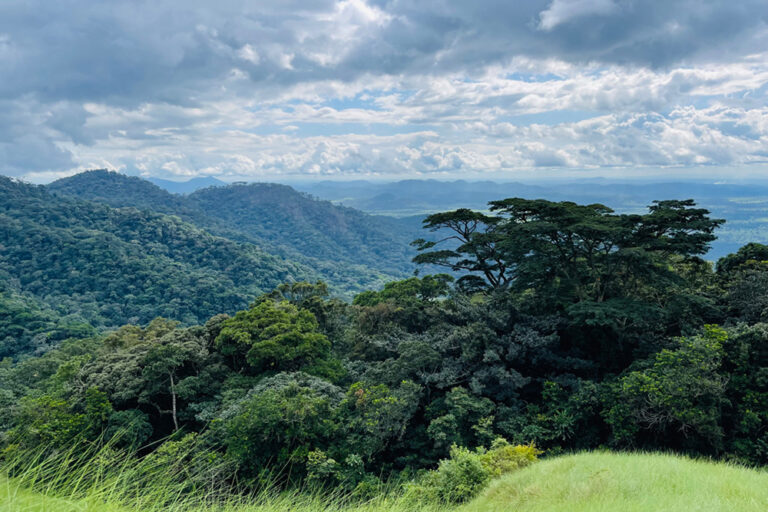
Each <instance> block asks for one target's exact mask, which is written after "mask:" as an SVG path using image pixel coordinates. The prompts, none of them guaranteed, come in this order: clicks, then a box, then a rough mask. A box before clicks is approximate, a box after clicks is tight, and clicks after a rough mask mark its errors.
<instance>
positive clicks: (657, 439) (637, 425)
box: [607, 326, 728, 453]
mask: <svg viewBox="0 0 768 512" xmlns="http://www.w3.org/2000/svg"><path fill="white" fill-rule="evenodd" d="M727 337H728V335H727V333H726V331H724V330H722V329H720V328H717V327H714V326H710V327H708V328H707V329H706V331H705V333H704V334H703V335H701V336H696V337H693V338H682V339H680V340H679V342H678V343H679V346H678V347H677V348H675V349H665V350H662V351H661V352H659V353H658V354H657V355H656V356H655V357H654V359H653V361H652V364H651V365H649V367H648V368H645V369H643V370H635V371H632V372H630V373H628V374H627V375H625V376H624V377H622V378H621V379H619V380H618V382H617V384H616V387H615V393H616V396H615V405H614V406H613V407H612V408H610V409H609V410H608V413H607V415H608V422H609V424H611V426H612V428H613V433H614V437H615V439H616V442H618V443H621V444H629V445H634V444H635V443H640V444H643V442H644V440H645V439H648V438H650V439H652V441H653V445H655V446H670V445H671V446H680V447H682V448H684V449H689V450H696V451H699V452H704V453H707V452H715V453H717V452H718V451H719V450H721V449H722V438H723V430H722V427H721V414H722V408H723V405H724V404H725V402H726V396H725V390H726V382H727V379H726V378H725V377H724V376H723V375H722V374H721V373H720V369H721V368H720V367H721V363H722V358H723V342H724V341H726V340H727Z"/></svg>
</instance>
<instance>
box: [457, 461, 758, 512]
mask: <svg viewBox="0 0 768 512" xmlns="http://www.w3.org/2000/svg"><path fill="white" fill-rule="evenodd" d="M460 510H461V512H480V511H482V512H490V511H494V512H513V511H514V512H534V511H535V512H609V511H610V512H614V511H616V512H641V511H642V512H649V511H651V512H682V511H685V512H695V511H702V512H704V511H706V512H737V511H738V512H751V511H755V512H757V511H760V512H764V511H766V510H768V473H766V472H765V471H759V470H753V469H748V468H744V467H739V466H734V465H728V464H723V463H711V462H707V461H702V460H691V459H688V458H685V457H680V456H675V455H663V454H618V453H610V452H596V453H582V454H577V455H569V456H563V457H556V458H552V459H548V460H544V461H541V462H539V463H538V464H534V465H533V466H530V467H528V468H526V469H524V470H522V471H519V472H516V473H512V474H510V475H508V476H506V477H502V478H500V479H498V480H496V481H494V482H492V483H491V485H490V486H489V487H488V489H486V491H485V492H484V493H483V494H482V495H481V496H480V497H479V498H477V499H475V500H474V501H473V502H471V503H470V504H469V505H467V506H466V507H463V508H462V509H460Z"/></svg>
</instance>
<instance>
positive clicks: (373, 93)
mask: <svg viewBox="0 0 768 512" xmlns="http://www.w3.org/2000/svg"><path fill="white" fill-rule="evenodd" d="M766 47H768V4H766V3H765V2H764V1H762V0H744V1H741V2H726V1H724V0H722V1H721V0H712V1H709V2H698V1H694V0H680V1H676V2H668V1H666V2H662V1H656V0H651V1H647V0H643V1H641V0H532V1H530V2H507V1H500V0H479V1H473V2H445V1H442V0H420V1H418V2H416V1H413V0H340V1H334V0H315V1H312V2H307V1H302V0H282V1H280V2H248V1H245V0H220V1H218V2H216V3H215V4H211V3H210V2H205V1H203V0H186V1H184V2H180V1H177V0H168V1H162V2H123V3H99V2H93V1H92V0H72V1H70V2H58V3H51V2H43V1H42V0H5V1H4V2H2V3H0V69H3V71H4V73H3V80H0V116H1V117H2V119H3V123H0V172H2V173H5V174H13V175H17V176H28V177H34V178H35V179H45V176H46V173H49V174H48V175H49V176H50V177H54V176H59V175H61V174H62V173H66V172H73V171H75V170H77V169H83V168H87V167H90V166H93V167H110V168H116V169H122V170H124V171H126V172H131V173H136V174H153V175H158V176H171V177H172V176H193V175H196V174H216V175H220V176H224V177H226V176H231V177H240V178H243V177H244V178H248V177H251V178H265V179H266V178H268V177H270V176H276V175H284V174H305V175H349V176H353V175H360V174H366V173H374V174H383V175H387V174H393V175H394V174H409V173H412V174H429V173H451V172H455V173H459V172H466V171H470V170H471V171H486V170H487V171H514V170H516V169H520V168H550V167H568V168H582V167H606V168H612V167H633V166H649V165H657V166H662V165H663V166H667V165H669V166H677V165H680V166H683V165H685V166H690V165H752V164H761V163H764V162H765V161H766V154H767V153H768V139H767V138H766V137H767V136H768V127H767V124H766V109H765V105H766V104H768V101H766V99H767V96H768V55H767V54H765V53H761V52H762V51H763V49H764V48H766Z"/></svg>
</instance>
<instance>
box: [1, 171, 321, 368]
mask: <svg viewBox="0 0 768 512" xmlns="http://www.w3.org/2000/svg"><path fill="white" fill-rule="evenodd" d="M316 277H317V275H316V273H314V271H312V270H311V269H309V268H307V267H305V266H302V265H300V264H297V263H293V262H290V261H285V260H283V259H281V258H278V257H275V256H272V255H270V254H268V253H265V252H264V251H262V250H260V249H259V248H258V247H256V246H254V245H251V244H240V243H237V242H234V241H231V240H228V239H226V238H222V237H217V236H214V235H211V234H210V233H208V232H206V231H204V230H202V229H199V228H197V227H195V226H193V225H191V224H189V223H186V222H184V221H182V220H180V219H179V218H176V217H170V216H166V215H162V214H159V213H153V212H150V211H148V210H139V209H136V208H111V207H109V206H106V205H102V204H98V203H95V202H88V201H81V200H75V199H71V198H64V197H57V196H53V195H51V194H50V193H48V191H47V190H46V189H45V188H44V187H40V186H34V185H28V184H24V183H20V182H16V181H13V180H11V179H9V178H5V177H0V281H2V283H3V286H2V287H0V290H6V291H4V292H2V293H5V294H6V298H8V297H9V295H8V294H9V293H14V294H22V295H24V296H26V297H31V298H34V300H35V301H37V302H38V303H39V304H41V305H43V307H46V308H50V309H51V310H53V311H55V312H56V313H57V314H59V315H62V316H65V315H66V316H69V317H70V318H74V319H78V318H79V319H82V320H84V321H87V322H88V323H90V324H92V325H95V326H97V327H100V326H103V327H109V326H119V325H122V324H125V323H131V322H132V323H141V324H144V323H146V322H148V321H150V320H151V319H152V318H155V317H156V316H164V317H167V318H172V319H175V320H179V321H182V322H184V323H187V324H191V323H197V322H202V321H205V319H207V318H209V317H210V316H211V315H213V314H216V313H219V312H221V311H228V312H233V311H237V310H238V309H242V308H243V307H245V306H247V305H248V304H249V303H250V301H252V300H253V298H254V297H255V296H256V295H258V294H259V293H261V292H264V291H269V290H271V289H272V288H274V287H275V286H276V285H278V284H279V283H282V282H285V281H292V280H297V279H315V278H316ZM6 334H8V333H6ZM3 338H4V336H3V334H2V333H0V339H3ZM17 341H18V340H17ZM19 348H20V347H17V349H19ZM27 348H28V347H27ZM22 351H23V350H22ZM2 355H4V354H0V357H2Z"/></svg>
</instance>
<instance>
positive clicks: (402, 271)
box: [48, 170, 423, 292]
mask: <svg viewBox="0 0 768 512" xmlns="http://www.w3.org/2000/svg"><path fill="white" fill-rule="evenodd" d="M48 188H49V190H51V191H52V192H54V193H56V194H58V195H69V196H74V197H78V198H81V199H88V200H92V201H99V202H103V203H106V204H109V205H111V206H135V207H137V208H142V209H149V210H153V211H157V212H162V213H166V214H172V215H178V216H179V217H181V218H182V219H184V220H186V221H189V222H191V223H193V224H195V225H197V226H199V227H202V228H204V229H206V230H208V231H210V232H212V233H214V234H216V235H219V236H224V237H227V238H229V239H232V240H236V241H241V242H243V241H245V242H250V243H254V244H257V245H260V246H261V247H263V248H264V249H265V250H266V251H268V252H270V253H272V254H276V255H280V256H282V257H285V258H289V259H292V260H295V261H299V262H301V263H303V264H306V265H308V266H311V267H312V268H314V269H316V270H317V271H318V272H319V273H320V275H321V276H322V277H323V278H324V279H325V280H326V281H328V282H329V284H330V285H331V286H332V287H333V288H334V289H335V290H336V291H337V292H345V291H346V292H349V291H361V290H362V289H363V288H364V287H370V286H376V285H380V284H381V283H382V282H383V281H385V280H389V279H392V278H398V277H405V276H407V275H409V274H411V272H412V271H413V269H414V268H415V267H414V265H413V263H412V262H411V258H412V257H413V256H414V254H415V253H414V251H413V250H412V248H411V247H410V246H409V243H410V242H411V241H412V240H413V239H414V238H417V237H420V236H423V235H422V233H421V226H420V222H415V221H414V220H413V219H410V220H409V219H395V218H391V217H385V216H373V215H368V214H365V213H362V212H360V211H358V210H354V209H352V208H347V207H343V206H337V205H334V204H332V203H331V202H329V201H320V200H317V199H315V198H312V197H310V196H308V195H306V194H304V193H300V192H297V191H296V190H294V189H292V188H291V187H288V186H285V185H276V184H269V183H254V184H234V185H229V186H225V187H208V188H205V189H202V190H198V191H196V192H194V193H193V194H191V195H189V196H180V195H175V194H170V193H169V192H167V191H165V190H163V189H161V188H160V187H158V186H156V185H154V184H152V183H150V182H149V181H146V180H143V179H141V178H136V177H129V176H125V175H123V174H119V173H116V172H108V171H103V170H97V171H88V172H84V173H81V174H78V175H75V176H72V177H69V178H64V179H61V180H58V181H55V182H53V183H51V184H50V185H48Z"/></svg>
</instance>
